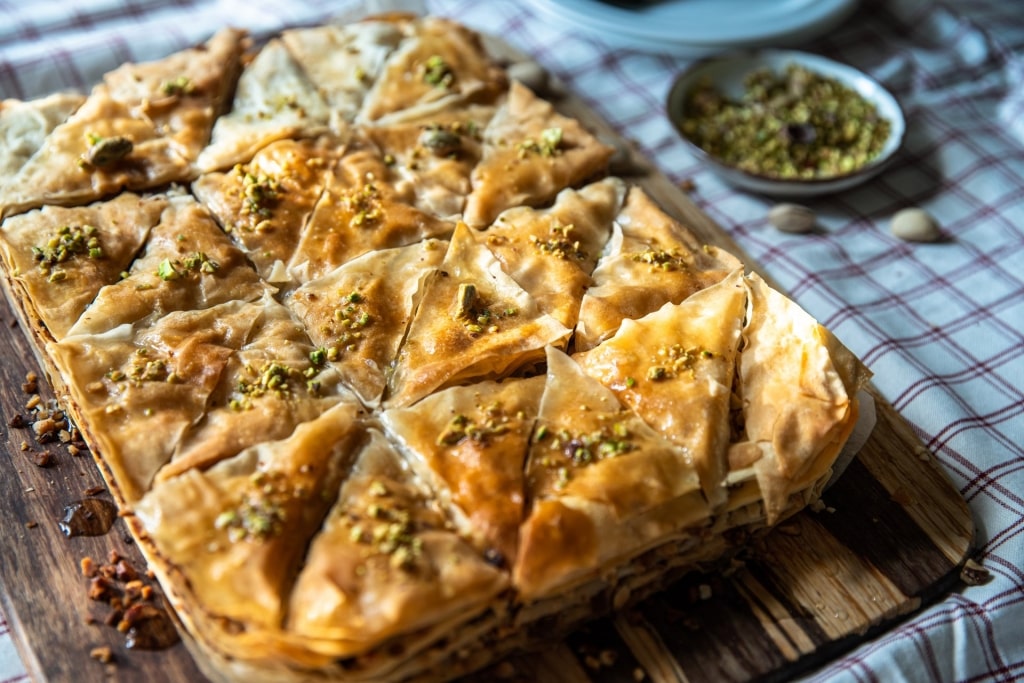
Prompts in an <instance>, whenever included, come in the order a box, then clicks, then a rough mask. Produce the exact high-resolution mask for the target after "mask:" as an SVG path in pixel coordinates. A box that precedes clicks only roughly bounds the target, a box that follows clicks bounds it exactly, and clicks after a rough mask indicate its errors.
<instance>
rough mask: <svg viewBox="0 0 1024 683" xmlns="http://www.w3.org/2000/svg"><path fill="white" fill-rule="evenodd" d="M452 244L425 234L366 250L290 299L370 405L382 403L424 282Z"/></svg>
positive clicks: (327, 353)
mask: <svg viewBox="0 0 1024 683" xmlns="http://www.w3.org/2000/svg"><path fill="white" fill-rule="evenodd" d="M447 248H448V243H447V242H444V241H439V240H425V241H423V242H418V243H416V244H411V245H409V246H407V247H396V248H395V249H385V250H382V251H375V252H371V253H369V254H363V255H362V256H360V257H358V258H356V259H354V260H352V261H349V262H348V263H346V264H345V265H343V266H341V267H339V268H338V269H337V270H334V271H332V272H331V273H329V274H327V275H325V276H323V277H321V278H317V279H316V280H312V281H311V282H307V283H306V284H305V285H303V286H302V287H300V288H299V289H297V290H295V292H294V293H293V294H292V295H291V297H290V298H289V299H288V301H287V305H288V307H289V308H291V309H292V310H293V311H294V312H295V315H296V316H297V317H298V318H299V320H301V321H302V322H303V324H304V325H305V327H306V330H307V332H308V333H309V336H310V339H312V341H313V343H314V344H315V345H316V346H317V350H316V353H318V354H321V355H322V356H323V357H324V358H325V359H326V360H327V362H328V363H330V365H332V366H333V367H335V368H336V369H337V370H338V372H340V373H341V377H342V381H343V382H344V383H345V384H346V385H347V386H349V387H350V388H351V389H352V390H353V391H355V392H356V394H358V396H359V398H360V399H361V400H362V401H363V402H364V403H366V404H367V405H376V404H378V403H380V400H381V395H382V394H383V392H384V386H385V382H386V376H387V373H388V372H389V371H390V368H391V364H392V362H393V361H394V359H395V356H396V355H397V353H398V346H399V344H400V343H401V341H402V338H403V337H404V336H405V331H406V329H407V328H408V326H409V321H410V320H411V319H412V313H413V310H414V306H415V301H416V294H417V293H418V292H419V290H420V284H421V282H422V280H423V278H424V276H425V275H426V274H427V273H428V272H431V271H433V270H435V269H436V268H437V267H438V266H439V265H440V264H441V260H442V259H443V258H444V255H445V252H446V251H447Z"/></svg>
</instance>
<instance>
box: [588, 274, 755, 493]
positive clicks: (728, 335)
mask: <svg viewBox="0 0 1024 683" xmlns="http://www.w3.org/2000/svg"><path fill="white" fill-rule="evenodd" d="M746 305H747V290H746V287H745V286H744V284H743V272H742V271H741V270H736V271H734V272H733V273H732V275H730V276H729V277H728V278H726V279H725V280H723V281H722V282H720V283H718V284H716V285H712V286H711V287H708V288H707V289H704V290H701V291H700V292H698V293H696V294H694V295H693V296H691V297H689V298H688V299H686V300H685V301H683V302H682V303H680V304H665V305H664V306H662V307H661V308H660V309H658V310H657V311H655V312H654V313H650V314H648V315H646V316H644V317H643V318H640V319H639V320H625V321H623V323H622V326H621V327H620V328H619V331H618V332H617V333H616V334H615V336H613V337H612V338H611V339H608V340H607V341H605V342H603V343H602V344H600V345H599V346H597V347H595V348H593V349H591V350H590V351H587V352H584V353H580V354H577V355H576V356H575V358H576V359H577V360H578V362H579V363H580V365H581V366H583V370H584V371H585V372H586V373H587V374H588V375H590V376H591V377H594V378H596V379H597V380H598V381H599V382H601V383H602V384H604V385H605V386H606V387H608V388H610V389H611V390H612V391H614V392H615V394H616V395H617V396H618V397H619V399H620V400H621V401H622V402H623V403H625V404H626V405H627V406H629V407H630V408H632V409H633V410H634V411H636V413H637V414H638V415H640V417H642V418H643V419H644V421H645V422H647V423H648V424H649V425H651V426H652V427H654V428H655V429H657V430H658V431H659V432H661V433H662V434H664V435H665V436H667V437H668V438H669V439H671V440H672V441H673V442H675V443H676V444H677V445H678V446H680V447H682V448H684V449H686V451H687V453H688V454H689V457H690V458H691V459H692V460H693V462H694V464H695V465H696V467H697V471H698V472H699V473H700V478H701V485H702V487H703V489H704V493H705V495H706V496H707V498H708V500H709V501H710V502H711V503H712V504H715V505H717V504H720V503H721V502H723V501H724V500H725V495H726V489H725V479H726V474H727V466H726V452H727V450H728V446H729V438H730V433H731V432H730V420H729V416H730V406H731V400H732V392H733V379H734V375H735V369H736V356H737V354H738V353H739V344H740V329H741V327H742V325H743V321H744V316H745V314H746Z"/></svg>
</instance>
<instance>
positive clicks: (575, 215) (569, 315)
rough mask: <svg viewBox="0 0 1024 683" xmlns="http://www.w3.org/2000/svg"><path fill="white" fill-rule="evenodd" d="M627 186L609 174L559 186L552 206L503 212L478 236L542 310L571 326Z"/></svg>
mask: <svg viewBox="0 0 1024 683" xmlns="http://www.w3.org/2000/svg"><path fill="white" fill-rule="evenodd" d="M625 189H626V188H625V185H624V183H623V182H622V181H621V180H619V179H617V178H607V179H605V180H602V181H599V182H596V183H593V184H591V185H587V186H586V187H584V188H583V189H581V190H579V191H576V190H573V189H565V190H562V191H561V192H560V193H558V196H557V197H556V199H555V203H554V205H553V206H551V207H550V208H547V209H532V208H530V207H525V206H520V207H516V208H513V209H508V210H506V211H504V212H503V213H502V214H501V215H500V216H498V219H497V220H496V221H495V222H494V224H493V225H492V226H491V227H490V228H488V229H487V231H486V232H484V233H482V234H481V236H480V237H479V238H478V239H480V240H482V241H483V242H484V244H486V245H487V248H488V249H490V250H491V251H492V252H493V253H494V255H495V256H496V257H497V258H498V260H499V261H501V265H502V268H504V270H505V272H506V273H508V274H509V275H510V276H512V279H513V280H515V281H516V282H517V283H519V285H521V286H522V288H523V289H525V290H526V291H527V292H529V294H530V295H531V296H532V297H533V298H534V300H535V301H536V302H537V305H538V306H539V307H540V309H541V310H542V311H544V312H545V313H547V314H549V315H551V316H552V317H553V318H555V320H557V321H558V322H560V323H561V324H563V325H565V326H566V327H569V328H571V327H574V326H575V325H576V318H577V316H578V315H579V310H580V301H581V300H582V299H583V295H584V293H585V292H586V291H587V287H589V286H590V284H591V279H590V273H591V272H592V271H593V270H594V266H595V265H596V264H597V260H598V258H599V257H600V255H601V251H602V250H603V249H604V246H605V243H606V242H607V241H608V237H609V235H610V234H611V228H612V219H613V218H614V216H615V214H616V213H618V210H619V207H620V205H621V204H622V197H623V195H624V194H625Z"/></svg>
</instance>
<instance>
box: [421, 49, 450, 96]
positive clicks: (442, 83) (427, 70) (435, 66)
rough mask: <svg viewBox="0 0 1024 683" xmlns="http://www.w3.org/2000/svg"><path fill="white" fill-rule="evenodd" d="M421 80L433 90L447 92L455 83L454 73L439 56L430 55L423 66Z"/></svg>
mask: <svg viewBox="0 0 1024 683" xmlns="http://www.w3.org/2000/svg"><path fill="white" fill-rule="evenodd" d="M423 80H424V81H425V82H426V83H429V84H430V85H432V86H434V87H435V88H444V89H445V90H447V89H448V88H451V87H452V85H453V84H454V83H455V72H454V71H452V67H451V66H449V64H448V62H446V61H444V58H443V57H441V55H431V56H430V57H428V58H427V61H426V62H425V63H424V64H423Z"/></svg>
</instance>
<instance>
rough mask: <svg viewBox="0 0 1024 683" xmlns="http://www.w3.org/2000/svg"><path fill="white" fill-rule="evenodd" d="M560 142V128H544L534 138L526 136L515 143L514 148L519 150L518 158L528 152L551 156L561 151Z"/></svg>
mask: <svg viewBox="0 0 1024 683" xmlns="http://www.w3.org/2000/svg"><path fill="white" fill-rule="evenodd" d="M562 142H563V140H562V129H561V128H545V129H544V130H542V131H541V133H540V136H539V137H538V138H537V139H536V140H535V139H533V138H526V139H525V140H523V141H522V142H520V143H519V144H518V145H516V149H518V150H519V157H520V158H523V157H525V156H527V155H528V154H530V153H533V154H539V155H540V156H542V157H553V156H557V155H558V154H560V153H561V151H562Z"/></svg>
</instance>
